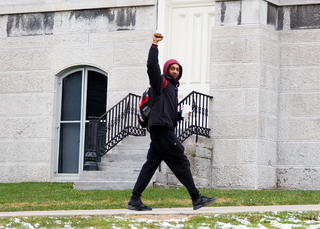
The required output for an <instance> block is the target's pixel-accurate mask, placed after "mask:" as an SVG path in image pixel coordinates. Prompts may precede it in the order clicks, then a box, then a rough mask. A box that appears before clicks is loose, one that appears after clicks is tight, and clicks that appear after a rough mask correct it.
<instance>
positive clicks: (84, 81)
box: [52, 66, 108, 181]
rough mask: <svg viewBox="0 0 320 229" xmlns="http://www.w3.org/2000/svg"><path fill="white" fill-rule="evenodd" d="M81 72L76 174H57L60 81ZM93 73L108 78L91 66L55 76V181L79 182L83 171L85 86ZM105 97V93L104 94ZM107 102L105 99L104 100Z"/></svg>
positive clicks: (53, 166) (72, 69) (60, 97)
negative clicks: (89, 74) (90, 72)
mask: <svg viewBox="0 0 320 229" xmlns="http://www.w3.org/2000/svg"><path fill="white" fill-rule="evenodd" d="M79 71H81V72H82V84H81V90H82V93H81V115H80V121H79V122H80V138H79V139H80V143H79V144H80V145H79V164H78V173H58V167H59V145H60V124H61V123H62V122H61V103H62V80H63V79H64V78H65V77H67V76H69V75H71V74H72V73H75V72H79ZM89 71H94V72H98V73H100V74H102V75H104V76H105V77H106V78H108V73H106V72H104V71H103V70H101V69H98V68H95V67H92V66H75V67H71V68H68V69H66V70H64V71H62V72H61V73H59V74H57V76H56V109H55V123H54V151H53V157H52V178H53V180H57V181H75V180H79V174H80V173H81V172H82V171H83V164H84V156H85V155H84V152H85V149H84V146H85V132H86V130H85V128H86V123H88V122H89V121H88V120H86V110H87V109H86V101H87V86H88V72H89ZM106 96H107V93H106ZM106 100H107V98H106Z"/></svg>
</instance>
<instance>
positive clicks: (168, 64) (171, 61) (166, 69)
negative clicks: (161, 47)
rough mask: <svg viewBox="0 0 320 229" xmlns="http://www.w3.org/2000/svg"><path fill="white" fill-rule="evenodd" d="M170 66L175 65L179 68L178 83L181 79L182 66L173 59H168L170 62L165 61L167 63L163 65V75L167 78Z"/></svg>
mask: <svg viewBox="0 0 320 229" xmlns="http://www.w3.org/2000/svg"><path fill="white" fill-rule="evenodd" d="M171 64H177V65H179V66H180V74H179V77H178V79H177V81H179V80H180V79H181V77H182V66H181V64H179V62H178V61H177V60H175V59H170V60H167V62H166V63H165V64H164V65H163V73H164V74H166V75H167V76H169V74H168V68H169V66H170V65H171Z"/></svg>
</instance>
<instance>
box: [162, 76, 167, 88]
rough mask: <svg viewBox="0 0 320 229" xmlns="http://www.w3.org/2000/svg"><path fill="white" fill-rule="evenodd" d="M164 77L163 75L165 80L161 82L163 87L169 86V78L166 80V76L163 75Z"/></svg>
mask: <svg viewBox="0 0 320 229" xmlns="http://www.w3.org/2000/svg"><path fill="white" fill-rule="evenodd" d="M162 77H163V81H162V84H161V88H165V87H166V86H167V83H168V80H166V78H165V77H164V76H162Z"/></svg>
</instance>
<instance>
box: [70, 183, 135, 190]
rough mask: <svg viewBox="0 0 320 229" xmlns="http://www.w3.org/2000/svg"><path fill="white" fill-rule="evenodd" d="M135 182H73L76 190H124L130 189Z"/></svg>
mask: <svg viewBox="0 0 320 229" xmlns="http://www.w3.org/2000/svg"><path fill="white" fill-rule="evenodd" d="M134 184H135V181H78V182H74V189H77V190H95V189H97V190H125V189H132V188H133V186H134Z"/></svg>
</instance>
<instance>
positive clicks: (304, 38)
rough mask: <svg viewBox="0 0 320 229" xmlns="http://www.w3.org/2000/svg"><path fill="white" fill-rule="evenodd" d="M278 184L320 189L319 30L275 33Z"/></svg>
mask: <svg viewBox="0 0 320 229" xmlns="http://www.w3.org/2000/svg"><path fill="white" fill-rule="evenodd" d="M279 36H280V42H281V81H280V89H279V95H280V122H279V127H280V128H279V150H278V186H279V187H280V188H283V189H292V188H294V189H307V190H320V166H319V165H320V128H319V124H320V119H319V115H320V82H319V70H320V62H319V52H318V50H319V48H320V42H319V41H320V40H319V37H320V30H319V29H312V30H291V31H281V32H280V33H279Z"/></svg>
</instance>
